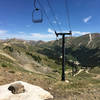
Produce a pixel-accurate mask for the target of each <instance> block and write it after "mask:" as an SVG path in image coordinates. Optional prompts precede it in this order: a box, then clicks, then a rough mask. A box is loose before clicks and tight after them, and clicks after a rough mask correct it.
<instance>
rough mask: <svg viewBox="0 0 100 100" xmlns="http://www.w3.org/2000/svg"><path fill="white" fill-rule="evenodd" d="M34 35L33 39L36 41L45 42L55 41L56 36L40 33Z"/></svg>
mask: <svg viewBox="0 0 100 100" xmlns="http://www.w3.org/2000/svg"><path fill="white" fill-rule="evenodd" d="M31 34H32V38H33V39H34V40H44V41H48V40H54V39H55V37H56V36H55V34H51V33H49V34H40V33H31Z"/></svg>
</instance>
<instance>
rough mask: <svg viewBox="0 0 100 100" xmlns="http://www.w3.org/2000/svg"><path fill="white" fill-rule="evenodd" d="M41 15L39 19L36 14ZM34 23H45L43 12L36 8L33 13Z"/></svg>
mask: <svg viewBox="0 0 100 100" xmlns="http://www.w3.org/2000/svg"><path fill="white" fill-rule="evenodd" d="M36 13H38V14H39V18H37V19H36V18H35V14H36ZM32 22H33V23H42V22H43V14H42V11H41V10H40V9H39V8H35V9H34V10H33V12H32Z"/></svg>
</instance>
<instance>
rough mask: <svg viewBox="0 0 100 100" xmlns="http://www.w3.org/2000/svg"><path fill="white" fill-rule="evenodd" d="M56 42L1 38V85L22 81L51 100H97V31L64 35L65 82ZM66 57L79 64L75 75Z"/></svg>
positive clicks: (99, 74) (99, 85) (99, 59)
mask: <svg viewBox="0 0 100 100" xmlns="http://www.w3.org/2000/svg"><path fill="white" fill-rule="evenodd" d="M58 43H59V45H58ZM58 43H57V41H50V42H43V41H38V42H35V41H26V40H19V39H9V40H1V41H0V85H2V84H6V83H10V82H13V81H18V80H21V81H25V82H28V83H31V84H34V85H39V86H41V87H42V88H44V89H46V90H48V91H49V92H51V94H52V95H53V96H54V100H66V98H67V100H100V45H99V44H100V34H91V36H90V35H89V34H87V35H84V36H81V37H71V38H70V37H66V82H61V39H60V40H59V41H58ZM69 60H72V61H78V62H79V63H80V65H79V66H78V72H77V73H76V74H75V75H74V76H72V71H71V67H73V66H71V65H69V64H68V63H67V62H68V61H69Z"/></svg>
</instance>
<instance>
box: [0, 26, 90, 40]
mask: <svg viewBox="0 0 100 100" xmlns="http://www.w3.org/2000/svg"><path fill="white" fill-rule="evenodd" d="M48 32H49V33H48V34H43V33H27V34H26V33H24V32H19V33H22V34H17V33H9V32H8V31H6V30H0V39H10V38H18V39H24V40H35V41H38V40H43V41H50V40H55V39H56V35H55V34H54V31H53V30H52V29H50V28H48ZM63 32H68V31H67V30H66V31H63ZM23 33H24V34H23ZM89 33H90V32H81V31H72V36H81V35H85V34H89ZM60 38H61V37H60Z"/></svg>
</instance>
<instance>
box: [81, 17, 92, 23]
mask: <svg viewBox="0 0 100 100" xmlns="http://www.w3.org/2000/svg"><path fill="white" fill-rule="evenodd" d="M91 19H92V16H88V17H86V18H84V19H83V21H84V23H87V22H88V21H89V20H91Z"/></svg>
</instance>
